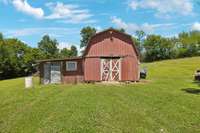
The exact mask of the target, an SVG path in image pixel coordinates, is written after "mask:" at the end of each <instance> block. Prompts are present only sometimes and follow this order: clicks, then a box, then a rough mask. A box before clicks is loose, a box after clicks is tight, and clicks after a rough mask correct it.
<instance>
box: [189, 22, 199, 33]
mask: <svg viewBox="0 0 200 133" xmlns="http://www.w3.org/2000/svg"><path fill="white" fill-rule="evenodd" d="M191 30H196V31H200V23H199V22H195V23H194V24H193V25H192V27H191Z"/></svg>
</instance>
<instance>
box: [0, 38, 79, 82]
mask: <svg viewBox="0 0 200 133" xmlns="http://www.w3.org/2000/svg"><path fill="white" fill-rule="evenodd" d="M58 45H59V44H58V42H57V40H55V39H51V38H50V37H49V36H48V35H45V36H44V37H43V38H42V40H41V41H40V42H39V43H38V48H32V47H30V46H28V45H27V44H25V43H23V42H22V41H20V40H18V39H15V38H8V39H7V38H4V37H3V35H2V34H0V80H1V79H8V78H15V77H21V76H27V75H29V74H32V73H35V72H36V71H37V70H36V68H37V67H36V61H37V60H41V59H52V58H66V57H73V56H77V53H78V51H77V48H76V47H75V46H73V45H72V46H71V48H70V49H68V48H63V49H61V50H59V49H58Z"/></svg>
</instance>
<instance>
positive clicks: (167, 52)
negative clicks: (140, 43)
mask: <svg viewBox="0 0 200 133" xmlns="http://www.w3.org/2000/svg"><path fill="white" fill-rule="evenodd" d="M144 48H145V61H150V62H151V61H156V60H163V59H170V58H173V57H174V49H173V45H172V43H171V40H170V39H167V38H163V37H161V36H159V35H148V36H147V38H146V39H145V41H144Z"/></svg>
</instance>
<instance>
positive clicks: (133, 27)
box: [111, 17, 176, 33]
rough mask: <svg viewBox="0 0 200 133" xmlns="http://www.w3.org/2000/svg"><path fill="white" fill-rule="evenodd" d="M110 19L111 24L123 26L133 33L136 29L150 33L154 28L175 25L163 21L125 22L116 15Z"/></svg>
mask: <svg viewBox="0 0 200 133" xmlns="http://www.w3.org/2000/svg"><path fill="white" fill-rule="evenodd" d="M111 21H112V23H113V24H115V25H116V27H118V28H123V29H125V30H126V31H127V32H129V33H134V32H135V31H137V30H143V31H144V32H146V33H152V32H154V30H155V29H158V28H160V29H161V28H169V27H173V26H175V25H176V24H175V23H165V24H149V23H144V24H141V25H139V24H135V23H126V22H124V21H123V20H122V19H121V18H117V17H112V18H111Z"/></svg>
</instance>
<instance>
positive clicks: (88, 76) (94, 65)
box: [84, 57, 101, 81]
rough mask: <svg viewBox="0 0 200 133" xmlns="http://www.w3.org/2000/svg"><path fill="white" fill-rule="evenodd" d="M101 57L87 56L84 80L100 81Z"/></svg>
mask: <svg viewBox="0 0 200 133" xmlns="http://www.w3.org/2000/svg"><path fill="white" fill-rule="evenodd" d="M100 65H101V64H100V58H95V57H94V58H86V59H85V62H84V80H85V81H100V80H101V77H100V73H101V71H100V68H101V67H100Z"/></svg>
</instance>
